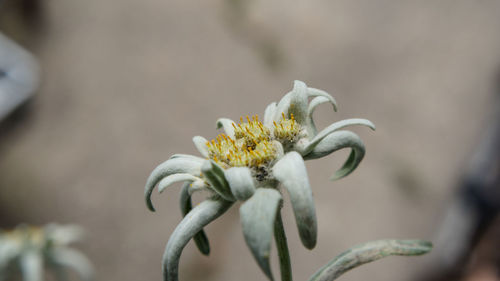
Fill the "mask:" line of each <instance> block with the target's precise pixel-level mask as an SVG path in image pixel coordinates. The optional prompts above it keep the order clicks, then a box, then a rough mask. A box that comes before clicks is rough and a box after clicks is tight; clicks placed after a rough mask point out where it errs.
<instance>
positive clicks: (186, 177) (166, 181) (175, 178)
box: [158, 173, 200, 193]
mask: <svg viewBox="0 0 500 281" xmlns="http://www.w3.org/2000/svg"><path fill="white" fill-rule="evenodd" d="M196 180H200V178H199V177H195V176H193V175H191V174H185V173H180V174H173V175H170V176H168V177H165V178H163V179H162V180H161V181H160V182H159V183H158V192H160V193H162V192H163V190H165V188H167V187H168V186H170V185H171V184H174V183H176V182H180V181H189V182H190V183H191V182H193V181H196Z"/></svg>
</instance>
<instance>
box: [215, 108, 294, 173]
mask: <svg viewBox="0 0 500 281" xmlns="http://www.w3.org/2000/svg"><path fill="white" fill-rule="evenodd" d="M246 121H247V122H244V120H243V117H241V118H240V123H239V124H235V123H233V127H234V139H233V138H231V137H229V136H227V135H225V134H220V135H218V136H217V137H216V138H215V139H213V140H211V141H209V142H207V143H206V145H207V148H208V155H209V158H210V159H212V160H214V161H215V162H216V163H217V164H219V165H220V166H221V167H223V168H224V169H227V168H230V167H244V166H246V167H251V168H259V167H263V166H267V165H268V164H269V163H271V162H272V161H273V160H275V159H276V157H277V151H276V147H275V145H274V144H273V140H277V141H279V142H282V143H283V142H292V141H294V140H296V138H297V136H298V135H299V131H300V126H299V125H298V124H297V123H296V122H295V119H294V118H293V115H291V117H290V119H286V118H285V115H284V114H283V119H282V120H280V121H279V122H278V123H276V122H274V128H268V127H266V126H265V125H264V124H262V122H260V121H259V117H258V116H257V115H255V116H253V117H252V118H251V119H250V118H249V117H248V116H247V117H246Z"/></svg>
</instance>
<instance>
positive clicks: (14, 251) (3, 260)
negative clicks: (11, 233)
mask: <svg viewBox="0 0 500 281" xmlns="http://www.w3.org/2000/svg"><path fill="white" fill-rule="evenodd" d="M21 251H22V248H21V245H20V244H19V243H12V241H11V239H4V238H2V234H1V233H0V275H1V272H2V271H3V269H5V268H6V267H7V266H8V264H9V263H10V262H11V261H12V260H14V259H16V257H18V256H19V254H21Z"/></svg>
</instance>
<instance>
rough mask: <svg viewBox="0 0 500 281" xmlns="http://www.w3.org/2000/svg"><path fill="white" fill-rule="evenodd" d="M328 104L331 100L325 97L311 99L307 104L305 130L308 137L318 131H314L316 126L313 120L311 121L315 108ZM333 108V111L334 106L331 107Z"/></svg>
mask: <svg viewBox="0 0 500 281" xmlns="http://www.w3.org/2000/svg"><path fill="white" fill-rule="evenodd" d="M328 102H330V103H331V100H330V99H328V98H327V97H323V96H319V97H315V98H313V99H312V101H311V102H310V103H309V107H308V109H307V123H306V129H307V132H308V134H309V135H310V136H315V135H316V134H317V133H318V130H317V129H316V124H314V119H313V113H314V110H316V107H318V105H321V104H323V103H328ZM333 108H334V109H335V105H334V106H333Z"/></svg>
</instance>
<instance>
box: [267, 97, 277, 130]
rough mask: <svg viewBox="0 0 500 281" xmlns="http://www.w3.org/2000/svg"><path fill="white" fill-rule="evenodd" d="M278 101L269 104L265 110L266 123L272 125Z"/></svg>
mask: <svg viewBox="0 0 500 281" xmlns="http://www.w3.org/2000/svg"><path fill="white" fill-rule="evenodd" d="M276 107H277V104H276V102H273V103H271V104H269V105H268V106H267V107H266V111H264V125H266V126H268V127H271V126H272V125H273V121H274V115H275V114H276Z"/></svg>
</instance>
